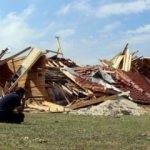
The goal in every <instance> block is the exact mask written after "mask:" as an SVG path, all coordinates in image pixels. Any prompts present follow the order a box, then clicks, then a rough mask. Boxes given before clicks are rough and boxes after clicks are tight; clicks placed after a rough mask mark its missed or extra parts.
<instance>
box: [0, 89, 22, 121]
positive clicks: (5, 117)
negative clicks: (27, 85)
mask: <svg viewBox="0 0 150 150" xmlns="http://www.w3.org/2000/svg"><path fill="white" fill-rule="evenodd" d="M24 94H25V89H24V88H21V87H20V88H18V89H17V90H16V91H15V92H12V93H10V94H7V95H5V96H4V97H3V98H1V99H0V122H8V123H21V122H23V121H24V114H23V109H24V105H25V100H24V99H23V96H24Z"/></svg>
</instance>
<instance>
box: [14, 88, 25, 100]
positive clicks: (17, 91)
mask: <svg viewBox="0 0 150 150" xmlns="http://www.w3.org/2000/svg"><path fill="white" fill-rule="evenodd" d="M15 92H16V94H18V95H19V97H20V98H23V96H24V94H25V89H24V88H22V87H18V88H17V89H16V90H15Z"/></svg>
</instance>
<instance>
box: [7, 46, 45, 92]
mask: <svg viewBox="0 0 150 150" xmlns="http://www.w3.org/2000/svg"><path fill="white" fill-rule="evenodd" d="M40 56H42V52H41V51H40V50H38V49H35V48H34V49H32V50H31V52H30V53H29V55H28V56H27V57H26V59H25V60H24V61H23V62H22V64H21V66H20V67H19V69H18V70H17V71H16V73H15V75H14V76H13V78H12V80H11V87H10V88H9V91H11V90H12V89H13V88H14V87H15V86H16V85H17V83H18V82H19V80H20V79H21V78H22V77H23V76H24V74H25V73H26V72H27V71H28V70H29V69H30V68H31V67H32V66H33V65H34V63H35V62H36V61H37V60H38V59H39V58H40Z"/></svg>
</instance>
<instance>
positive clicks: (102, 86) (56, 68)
mask: <svg viewBox="0 0 150 150" xmlns="http://www.w3.org/2000/svg"><path fill="white" fill-rule="evenodd" d="M58 40H59V39H58ZM7 51H8V49H7V48H6V49H5V50H2V51H1V53H0V72H1V74H0V87H1V88H0V89H1V95H5V94H7V93H9V92H11V91H14V90H15V88H16V87H24V88H25V89H26V94H25V98H26V99H27V101H26V107H27V108H31V109H37V110H40V111H51V112H64V111H65V110H66V108H67V109H68V108H69V109H78V108H82V107H87V106H91V105H95V104H99V103H102V102H104V101H107V100H116V99H117V97H118V94H120V93H123V92H127V91H128V92H129V95H128V96H126V97H128V99H129V100H131V101H133V102H136V103H140V104H150V58H143V57H138V56H135V53H130V51H129V48H128V44H127V45H126V46H125V48H124V49H123V51H122V52H120V53H119V54H118V55H116V56H115V57H113V58H112V59H111V60H100V63H99V65H95V66H89V65H88V66H79V65H77V64H76V63H75V62H73V61H71V60H70V59H65V58H64V57H63V53H62V52H61V47H59V49H58V50H57V52H55V51H51V50H45V51H41V50H40V49H36V48H33V47H28V48H26V49H24V50H22V51H20V52H18V53H17V54H14V55H12V56H10V57H8V58H5V59H2V58H3V56H4V55H5V53H6V52H7ZM48 53H50V54H53V55H52V56H51V57H48V55H47V54H48ZM23 54H24V56H22V55H23Z"/></svg>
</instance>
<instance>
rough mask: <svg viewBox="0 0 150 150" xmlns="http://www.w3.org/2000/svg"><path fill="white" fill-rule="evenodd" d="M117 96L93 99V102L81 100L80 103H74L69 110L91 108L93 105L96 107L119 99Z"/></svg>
mask: <svg viewBox="0 0 150 150" xmlns="http://www.w3.org/2000/svg"><path fill="white" fill-rule="evenodd" d="M117 97H118V96H117V95H113V96H107V97H106V96H104V97H100V98H97V99H91V100H80V101H79V102H76V103H74V104H73V105H70V106H69V108H70V109H78V108H83V107H87V106H91V105H95V104H98V103H101V102H104V101H107V100H115V99H117Z"/></svg>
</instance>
